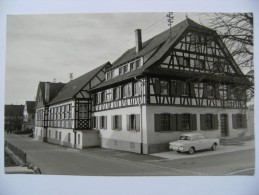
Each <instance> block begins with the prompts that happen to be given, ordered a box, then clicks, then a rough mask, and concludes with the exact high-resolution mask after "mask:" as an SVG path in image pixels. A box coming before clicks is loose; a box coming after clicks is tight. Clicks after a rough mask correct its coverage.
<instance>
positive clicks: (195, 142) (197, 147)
mask: <svg viewBox="0 0 259 195" xmlns="http://www.w3.org/2000/svg"><path fill="white" fill-rule="evenodd" d="M192 145H193V146H194V147H195V150H200V149H201V146H200V140H199V138H198V136H197V135H194V136H193V137H192Z"/></svg>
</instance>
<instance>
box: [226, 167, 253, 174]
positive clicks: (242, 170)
mask: <svg viewBox="0 0 259 195" xmlns="http://www.w3.org/2000/svg"><path fill="white" fill-rule="evenodd" d="M250 170H255V168H248V169H241V170H238V171H234V172H231V173H227V174H225V175H234V174H236V173H240V172H244V171H250Z"/></svg>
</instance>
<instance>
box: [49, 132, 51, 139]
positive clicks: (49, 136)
mask: <svg viewBox="0 0 259 195" xmlns="http://www.w3.org/2000/svg"><path fill="white" fill-rule="evenodd" d="M50 132H51V131H50V130H49V138H50V137H51V134H50Z"/></svg>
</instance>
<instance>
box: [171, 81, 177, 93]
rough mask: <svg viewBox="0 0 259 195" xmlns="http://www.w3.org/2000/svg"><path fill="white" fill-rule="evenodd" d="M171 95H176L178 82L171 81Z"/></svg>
mask: <svg viewBox="0 0 259 195" xmlns="http://www.w3.org/2000/svg"><path fill="white" fill-rule="evenodd" d="M170 92H171V95H176V82H175V81H171V91H170Z"/></svg>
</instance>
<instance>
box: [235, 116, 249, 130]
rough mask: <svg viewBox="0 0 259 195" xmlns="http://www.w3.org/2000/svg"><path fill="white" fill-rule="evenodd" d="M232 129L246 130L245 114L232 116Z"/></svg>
mask: <svg viewBox="0 0 259 195" xmlns="http://www.w3.org/2000/svg"><path fill="white" fill-rule="evenodd" d="M232 124H233V129H239V128H247V120H246V114H241V113H238V114H233V115H232Z"/></svg>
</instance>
